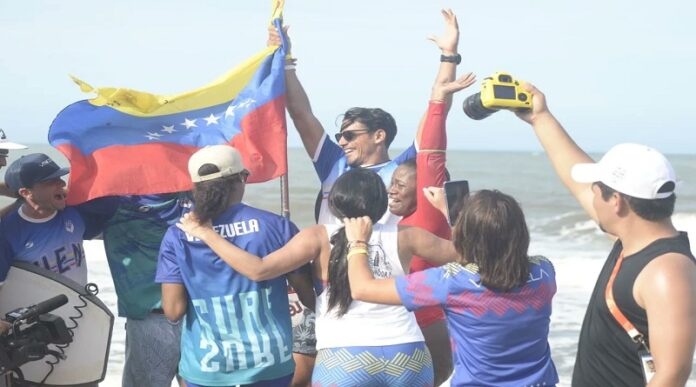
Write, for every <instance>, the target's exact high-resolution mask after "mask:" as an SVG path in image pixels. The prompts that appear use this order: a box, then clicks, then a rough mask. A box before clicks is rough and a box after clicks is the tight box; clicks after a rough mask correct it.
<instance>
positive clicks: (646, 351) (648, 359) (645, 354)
mask: <svg viewBox="0 0 696 387" xmlns="http://www.w3.org/2000/svg"><path fill="white" fill-rule="evenodd" d="M623 259H624V253H623V250H621V253H620V254H619V258H618V259H617V260H616V264H615V265H614V270H613V271H612V272H611V276H609V281H608V282H607V288H606V289H605V291H604V298H605V299H606V301H607V307H608V308H609V313H611V315H612V316H614V319H615V320H616V322H618V323H619V325H621V327H622V328H623V329H624V330H625V331H626V333H627V334H628V336H629V337H630V338H631V340H633V342H634V343H636V344H639V345H640V346H641V347H642V348H641V349H639V350H638V357H639V359H640V362H641V366H642V368H643V378H644V380H645V383H646V384H647V383H649V382H650V379H652V377H653V376H654V375H655V363H654V360H653V357H652V354H651V353H650V348H648V344H647V343H646V342H645V337H644V336H643V334H642V333H640V331H638V329H636V327H635V326H634V325H633V323H631V322H630V321H628V318H626V316H625V315H624V314H623V312H622V311H621V309H619V306H618V305H616V301H615V300H614V290H613V288H614V280H615V279H616V275H617V274H618V273H619V269H620V268H621V264H622V263H623Z"/></svg>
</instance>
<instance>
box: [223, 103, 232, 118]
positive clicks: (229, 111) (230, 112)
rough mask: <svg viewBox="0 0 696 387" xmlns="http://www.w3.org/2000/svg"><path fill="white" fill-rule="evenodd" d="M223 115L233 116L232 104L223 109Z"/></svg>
mask: <svg viewBox="0 0 696 387" xmlns="http://www.w3.org/2000/svg"><path fill="white" fill-rule="evenodd" d="M225 117H234V105H230V106H228V107H227V110H225Z"/></svg>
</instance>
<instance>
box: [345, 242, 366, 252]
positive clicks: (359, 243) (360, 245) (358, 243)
mask: <svg viewBox="0 0 696 387" xmlns="http://www.w3.org/2000/svg"><path fill="white" fill-rule="evenodd" d="M347 247H348V250H350V249H351V248H353V247H365V248H367V242H365V241H359V240H355V241H350V242H348V246H347Z"/></svg>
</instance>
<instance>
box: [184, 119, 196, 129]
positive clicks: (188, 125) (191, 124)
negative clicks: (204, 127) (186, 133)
mask: <svg viewBox="0 0 696 387" xmlns="http://www.w3.org/2000/svg"><path fill="white" fill-rule="evenodd" d="M181 125H184V126H185V127H186V129H191V128H197V127H198V125H196V120H195V119H194V120H189V119H188V118H184V122H182V123H181Z"/></svg>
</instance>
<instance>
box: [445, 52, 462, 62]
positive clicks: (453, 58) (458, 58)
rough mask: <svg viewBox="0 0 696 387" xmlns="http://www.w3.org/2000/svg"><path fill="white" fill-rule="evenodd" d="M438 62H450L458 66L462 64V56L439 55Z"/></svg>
mask: <svg viewBox="0 0 696 387" xmlns="http://www.w3.org/2000/svg"><path fill="white" fill-rule="evenodd" d="M440 62H450V63H454V64H460V63H462V56H461V55H459V54H456V55H440Z"/></svg>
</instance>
